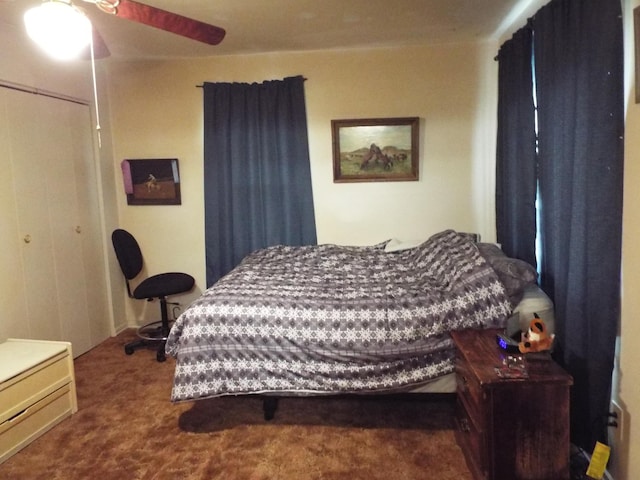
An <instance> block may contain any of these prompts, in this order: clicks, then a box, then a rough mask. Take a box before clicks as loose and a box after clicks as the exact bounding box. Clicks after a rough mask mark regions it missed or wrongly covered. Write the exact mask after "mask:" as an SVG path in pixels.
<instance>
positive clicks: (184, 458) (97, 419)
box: [0, 331, 471, 480]
mask: <svg viewBox="0 0 640 480" xmlns="http://www.w3.org/2000/svg"><path fill="white" fill-rule="evenodd" d="M133 337H134V335H133V333H132V332H131V331H127V332H125V333H123V334H121V335H119V336H117V337H114V338H111V339H108V340H107V341H105V342H104V343H102V344H101V345H99V346H98V347H96V348H94V349H93V350H91V351H90V352H88V353H87V354H85V355H82V356H81V357H79V358H78V359H76V362H75V369H76V380H77V387H78V404H79V411H78V413H76V414H75V415H73V416H72V417H71V418H69V419H67V420H64V421H63V422H62V423H60V424H59V425H58V426H56V427H55V428H54V429H53V430H51V431H50V432H48V433H46V434H45V435H44V436H42V437H41V438H39V439H38V440H36V441H35V442H34V443H32V444H31V445H29V446H28V447H26V448H25V449H24V450H22V451H21V452H19V453H18V454H16V455H15V456H13V457H12V458H10V459H9V460H7V461H6V462H5V463H3V464H1V465H0V478H7V479H29V480H32V479H33V480H36V479H47V480H54V479H60V480H76V479H78V480H82V479H93V478H95V479H104V480H111V479H113V480H130V479H145V480H146V479H203V480H204V479H224V480H236V479H238V480H240V479H242V480H245V479H246V480H272V479H277V480H290V479H295V480H298V479H305V480H306V479H322V480H342V479H345V480H359V479H367V480H375V479H383V480H401V479H407V480H419V479H429V480H440V479H441V480H471V474H470V473H469V471H468V469H467V467H466V464H465V461H464V457H463V455H462V451H461V450H460V448H459V447H458V446H457V444H456V442H455V438H454V433H453V404H452V401H451V398H450V397H445V396H439V398H440V399H439V400H438V399H428V400H425V399H424V397H422V398H421V399H420V400H419V401H418V400H411V399H406V398H397V397H383V396H376V397H375V398H362V397H356V396H352V397H347V398H344V397H341V398H336V397H333V398H327V397H323V398H320V397H314V398H284V399H281V400H280V402H279V406H278V410H277V412H276V417H275V419H273V420H271V421H269V422H267V421H265V420H264V418H263V413H262V401H261V399H260V398H256V397H223V398H218V399H211V400H201V401H199V402H191V403H183V404H177V405H174V404H172V403H171V402H170V401H169V395H170V391H171V381H172V376H173V369H174V365H175V363H174V361H173V359H172V358H169V359H167V361H166V362H165V363H157V362H156V360H155V352H154V351H153V350H138V351H137V352H136V353H134V354H133V355H132V356H126V355H125V354H124V352H123V345H124V344H125V343H127V342H128V341H129V340H131V339H132V338H133ZM443 397H444V398H443Z"/></svg>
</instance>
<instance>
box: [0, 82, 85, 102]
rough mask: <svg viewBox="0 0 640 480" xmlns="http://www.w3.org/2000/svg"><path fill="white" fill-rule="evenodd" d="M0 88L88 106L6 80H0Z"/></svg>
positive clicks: (55, 93)
mask: <svg viewBox="0 0 640 480" xmlns="http://www.w3.org/2000/svg"><path fill="white" fill-rule="evenodd" d="M0 87H2V88H8V89H9V90H17V91H19V92H24V93H32V94H34V95H42V96H43V97H49V98H55V99H56V100H64V101H65V102H72V103H78V104H80V105H87V106H88V105H89V102H88V101H87V100H83V99H81V98H77V97H72V96H70V95H65V94H64V93H57V92H52V91H51V90H44V89H41V88H35V87H31V86H29V85H24V84H22V83H15V82H10V81H8V80H2V79H0Z"/></svg>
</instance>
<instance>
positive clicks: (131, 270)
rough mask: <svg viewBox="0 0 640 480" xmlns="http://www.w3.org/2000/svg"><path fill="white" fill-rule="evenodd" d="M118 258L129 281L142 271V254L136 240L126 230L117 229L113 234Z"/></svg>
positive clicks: (112, 240) (112, 238) (112, 239)
mask: <svg viewBox="0 0 640 480" xmlns="http://www.w3.org/2000/svg"><path fill="white" fill-rule="evenodd" d="M111 242H112V243H113V249H114V250H115V252H116V258H117V259H118V263H119V264H120V268H121V269H122V273H123V274H124V277H125V278H126V279H127V280H131V279H133V278H135V277H136V276H137V275H138V274H139V273H140V271H141V270H142V263H143V261H142V252H141V251H140V246H139V245H138V242H137V241H136V239H135V238H134V237H133V235H131V234H130V233H129V232H127V231H126V230H122V229H120V228H119V229H117V230H114V231H113V233H112V234H111Z"/></svg>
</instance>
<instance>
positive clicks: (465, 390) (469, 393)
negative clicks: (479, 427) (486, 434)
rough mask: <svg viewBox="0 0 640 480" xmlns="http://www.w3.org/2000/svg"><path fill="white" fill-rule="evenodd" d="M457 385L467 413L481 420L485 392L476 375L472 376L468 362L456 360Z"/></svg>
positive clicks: (477, 420)
mask: <svg viewBox="0 0 640 480" xmlns="http://www.w3.org/2000/svg"><path fill="white" fill-rule="evenodd" d="M456 383H457V387H458V396H459V397H463V398H464V403H465V405H466V406H467V411H468V412H469V414H470V415H472V416H473V417H474V419H476V422H480V421H482V420H481V419H480V417H481V412H482V405H483V392H482V387H481V385H480V383H478V380H477V379H476V377H475V376H474V375H472V373H471V371H470V369H469V367H468V365H467V363H466V362H464V361H462V360H460V359H457V360H456Z"/></svg>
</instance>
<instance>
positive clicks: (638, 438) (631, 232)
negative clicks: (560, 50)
mask: <svg viewBox="0 0 640 480" xmlns="http://www.w3.org/2000/svg"><path fill="white" fill-rule="evenodd" d="M623 5H624V6H625V75H626V79H627V82H626V84H625V88H626V98H627V118H626V126H625V131H626V133H625V182H624V207H623V208H624V217H623V238H622V258H623V261H622V287H623V291H622V322H621V326H620V358H619V379H618V382H617V383H619V386H618V388H616V389H614V397H617V398H618V399H619V402H620V404H621V406H622V407H623V409H624V411H625V415H626V419H625V420H624V422H623V425H622V428H623V430H622V441H623V448H621V449H620V451H619V452H618V455H617V457H615V456H614V458H613V459H612V460H613V462H614V469H615V470H616V473H617V475H616V479H617V480H623V479H627V478H628V479H631V478H640V456H638V454H637V452H638V451H640V423H638V417H636V416H635V415H637V414H638V412H640V348H639V347H638V345H639V344H640V340H639V339H640V315H639V312H640V295H639V294H638V292H640V242H639V241H638V239H639V238H640V194H639V191H640V190H639V189H638V181H640V135H639V134H638V132H639V131H640V104H636V103H635V82H636V81H637V80H636V79H635V78H634V76H635V75H634V60H635V59H634V40H633V8H634V7H637V6H638V5H640V1H639V0H625V1H624V2H623ZM631 452H636V453H635V454H634V455H631Z"/></svg>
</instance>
